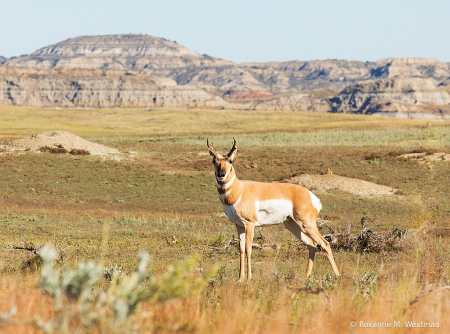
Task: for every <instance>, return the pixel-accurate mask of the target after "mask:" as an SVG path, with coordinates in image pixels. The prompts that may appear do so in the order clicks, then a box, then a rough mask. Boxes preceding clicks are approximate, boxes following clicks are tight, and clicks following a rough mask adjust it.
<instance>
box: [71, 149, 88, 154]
mask: <svg viewBox="0 0 450 334" xmlns="http://www.w3.org/2000/svg"><path fill="white" fill-rule="evenodd" d="M69 153H70V154H72V155H91V152H89V151H88V150H83V149H77V148H73V149H71V150H70V152H69Z"/></svg>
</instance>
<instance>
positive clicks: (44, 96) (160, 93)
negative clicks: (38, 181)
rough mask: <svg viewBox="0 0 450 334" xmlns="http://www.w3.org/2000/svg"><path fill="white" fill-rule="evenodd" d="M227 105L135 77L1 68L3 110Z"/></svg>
mask: <svg viewBox="0 0 450 334" xmlns="http://www.w3.org/2000/svg"><path fill="white" fill-rule="evenodd" d="M226 104H227V102H225V101H224V100H223V99H222V98H221V97H218V96H212V95H210V94H208V93H207V92H205V91H204V90H202V89H198V88H196V87H192V86H178V85H177V84H176V82H175V81H174V80H172V79H167V78H158V77H156V76H151V75H145V74H138V73H133V72H126V71H118V70H80V69H78V70H75V69H72V70H68V69H59V70H36V69H25V68H13V67H0V105H18V106H33V107H66V108H74V107H81V108H114V107H121V108H127V107H182V108H185V107H209V108H222V107H224V106H226Z"/></svg>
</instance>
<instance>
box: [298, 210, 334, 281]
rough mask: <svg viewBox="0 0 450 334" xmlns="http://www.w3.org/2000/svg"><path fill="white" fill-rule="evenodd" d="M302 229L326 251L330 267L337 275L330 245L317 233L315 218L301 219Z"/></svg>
mask: <svg viewBox="0 0 450 334" xmlns="http://www.w3.org/2000/svg"><path fill="white" fill-rule="evenodd" d="M303 223H304V224H303V226H302V227H303V229H302V233H303V234H304V235H305V236H307V237H309V238H311V239H312V240H313V241H314V242H315V243H316V244H319V245H320V247H322V248H323V249H324V250H325V251H326V252H327V257H328V261H330V264H331V268H333V271H334V273H335V274H336V276H339V270H338V268H337V266H336V263H335V262H334V257H333V252H332V251H331V246H330V244H329V243H328V241H326V240H325V239H324V238H323V237H322V235H321V234H320V233H319V230H318V229H317V223H316V219H309V220H307V221H303Z"/></svg>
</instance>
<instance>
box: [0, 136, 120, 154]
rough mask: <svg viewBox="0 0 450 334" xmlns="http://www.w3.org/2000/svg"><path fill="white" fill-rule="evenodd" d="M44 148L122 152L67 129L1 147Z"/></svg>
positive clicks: (13, 148) (106, 152)
mask: <svg viewBox="0 0 450 334" xmlns="http://www.w3.org/2000/svg"><path fill="white" fill-rule="evenodd" d="M42 148H46V149H52V148H53V149H59V150H63V149H64V150H65V151H66V152H71V151H73V152H84V154H87V152H89V153H90V154H93V155H102V154H108V153H116V154H118V153H120V152H119V151H118V150H117V149H115V148H110V147H107V146H105V145H101V144H96V143H91V142H89V141H87V140H85V139H83V138H81V137H78V136H76V135H74V134H71V133H69V132H65V131H47V132H43V133H39V134H36V135H32V136H30V137H26V138H22V139H18V140H15V141H13V142H11V143H10V144H9V145H2V146H0V149H3V150H5V151H40V150H41V149H42Z"/></svg>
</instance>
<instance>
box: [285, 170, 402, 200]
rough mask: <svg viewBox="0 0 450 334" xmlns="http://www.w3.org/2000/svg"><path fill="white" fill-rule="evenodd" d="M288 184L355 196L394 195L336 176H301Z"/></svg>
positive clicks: (388, 190)
mask: <svg viewBox="0 0 450 334" xmlns="http://www.w3.org/2000/svg"><path fill="white" fill-rule="evenodd" d="M284 181H285V182H288V183H294V184H300V185H302V186H304V187H306V188H307V189H310V190H315V189H320V190H341V191H345V192H348V193H351V194H357V195H378V196H379V195H394V194H395V189H394V188H391V187H388V186H382V185H379V184H376V183H372V182H368V181H364V180H359V179H353V178H350V177H344V176H339V175H336V174H326V175H309V174H302V175H299V176H294V177H293V178H290V179H287V180H284Z"/></svg>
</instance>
